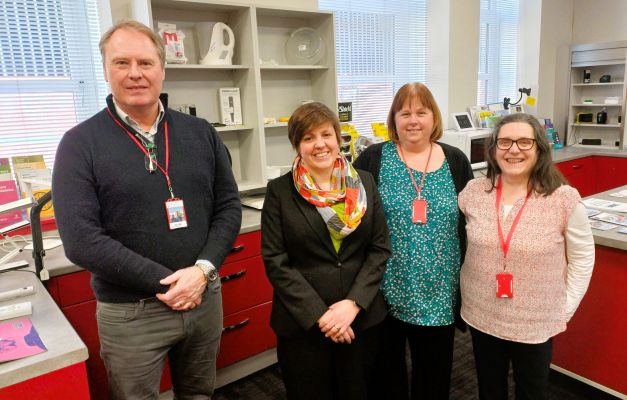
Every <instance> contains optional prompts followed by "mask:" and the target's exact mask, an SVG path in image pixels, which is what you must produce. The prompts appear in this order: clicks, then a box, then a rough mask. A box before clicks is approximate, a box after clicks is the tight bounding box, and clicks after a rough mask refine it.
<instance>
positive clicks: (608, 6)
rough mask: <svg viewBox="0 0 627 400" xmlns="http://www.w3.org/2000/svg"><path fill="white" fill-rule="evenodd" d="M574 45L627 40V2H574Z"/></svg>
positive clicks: (609, 0) (580, 0) (604, 0)
mask: <svg viewBox="0 0 627 400" xmlns="http://www.w3.org/2000/svg"><path fill="white" fill-rule="evenodd" d="M574 4H575V7H574V18H573V40H572V43H573V44H585V43H599V42H613V41H616V40H627V1H625V0H574Z"/></svg>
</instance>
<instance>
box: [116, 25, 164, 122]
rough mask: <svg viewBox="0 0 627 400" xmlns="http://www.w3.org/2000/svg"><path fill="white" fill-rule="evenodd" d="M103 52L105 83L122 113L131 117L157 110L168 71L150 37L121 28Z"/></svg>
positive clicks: (133, 30)
mask: <svg viewBox="0 0 627 400" xmlns="http://www.w3.org/2000/svg"><path fill="white" fill-rule="evenodd" d="M104 53H105V59H104V72H105V80H106V81H107V82H109V84H110V85H111V92H112V93H113V97H114V98H115V100H116V102H117V103H118V105H119V106H120V107H121V108H122V110H124V112H126V113H127V114H129V115H130V116H131V117H136V116H142V115H145V114H146V113H147V112H152V111H153V110H155V111H156V110H157V109H158V108H157V107H158V105H157V104H158V101H159V94H160V93H161V88H162V86H163V80H164V79H165V70H164V67H163V65H162V64H161V60H160V58H159V52H158V50H157V47H156V46H155V45H154V43H153V42H152V41H151V40H150V38H148V36H146V35H145V34H143V33H141V32H139V31H137V30H135V29H129V28H123V29H119V30H117V31H115V32H114V33H113V35H111V37H110V38H109V41H108V42H107V43H106V45H105V46H104Z"/></svg>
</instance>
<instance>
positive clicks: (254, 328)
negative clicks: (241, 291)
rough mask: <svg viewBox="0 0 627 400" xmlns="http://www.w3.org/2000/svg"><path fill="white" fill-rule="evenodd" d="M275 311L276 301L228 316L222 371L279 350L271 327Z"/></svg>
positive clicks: (222, 346) (220, 360)
mask: <svg viewBox="0 0 627 400" xmlns="http://www.w3.org/2000/svg"><path fill="white" fill-rule="evenodd" d="M271 310H272V302H267V303H264V304H260V305H258V306H255V307H251V308H248V309H246V310H244V311H240V312H238V313H235V314H231V315H229V316H225V317H224V330H223V332H222V341H221V342H220V353H219V354H218V360H217V366H218V368H223V367H226V366H227V365H230V364H233V363H235V362H237V361H240V360H242V359H244V358H246V357H250V356H252V355H255V354H257V353H261V352H262V351H265V350H268V349H271V348H273V347H276V336H275V335H274V331H272V328H270V311H271Z"/></svg>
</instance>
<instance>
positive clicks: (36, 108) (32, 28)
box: [0, 0, 107, 168]
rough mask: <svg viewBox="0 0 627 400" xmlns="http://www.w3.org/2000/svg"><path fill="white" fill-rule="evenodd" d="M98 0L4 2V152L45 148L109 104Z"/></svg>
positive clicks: (0, 29) (0, 102) (0, 11)
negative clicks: (100, 51)
mask: <svg viewBox="0 0 627 400" xmlns="http://www.w3.org/2000/svg"><path fill="white" fill-rule="evenodd" d="M96 2H97V0H83V1H76V0H37V1H24V0H3V1H2V2H0V158H4V157H12V156H20V155H34V154H43V155H44V158H45V160H46V166H48V167H49V168H50V167H52V165H53V162H54V154H55V151H56V148H57V145H58V143H59V140H60V139H61V137H62V136H63V134H64V133H65V132H66V131H67V130H68V129H70V128H72V127H73V126H74V125H76V124H77V123H78V122H80V121H82V120H84V119H86V118H88V117H90V116H91V115H93V114H94V113H95V112H96V111H98V110H99V109H101V108H102V107H104V97H105V94H106V90H107V88H106V85H105V82H104V78H103V77H102V68H101V61H100V53H99V51H98V40H99V37H100V29H99V22H98V12H97V4H96Z"/></svg>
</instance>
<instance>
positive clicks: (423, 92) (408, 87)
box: [388, 82, 443, 143]
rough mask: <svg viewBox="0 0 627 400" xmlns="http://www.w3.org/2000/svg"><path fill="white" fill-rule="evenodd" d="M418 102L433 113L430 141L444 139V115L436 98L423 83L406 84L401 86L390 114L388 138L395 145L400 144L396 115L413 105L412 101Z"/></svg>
mask: <svg viewBox="0 0 627 400" xmlns="http://www.w3.org/2000/svg"><path fill="white" fill-rule="evenodd" d="M416 100H418V101H420V103H422V105H423V106H424V107H426V108H427V109H429V110H431V113H433V132H431V136H430V137H429V140H430V141H431V142H435V141H436V140H438V139H440V138H441V137H442V132H443V129H442V113H440V108H439V107H438V103H436V102H435V98H434V97H433V94H431V91H430V90H429V88H427V87H426V86H425V85H423V84H422V83H418V82H414V83H406V84H404V85H403V86H401V88H400V89H398V91H397V92H396V95H395V96H394V100H393V101H392V105H391V106H390V112H389V114H388V136H389V137H390V140H391V141H393V142H394V143H398V132H396V121H395V120H394V118H395V117H396V113H397V112H399V111H401V110H402V109H403V106H404V105H405V103H407V102H408V101H409V102H410V104H411V102H412V101H416Z"/></svg>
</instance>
